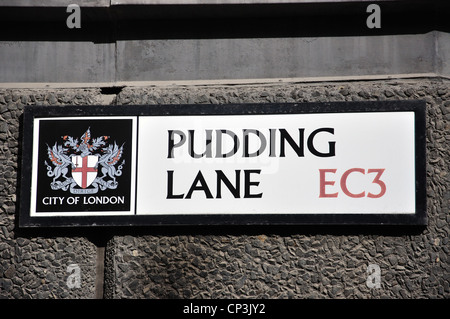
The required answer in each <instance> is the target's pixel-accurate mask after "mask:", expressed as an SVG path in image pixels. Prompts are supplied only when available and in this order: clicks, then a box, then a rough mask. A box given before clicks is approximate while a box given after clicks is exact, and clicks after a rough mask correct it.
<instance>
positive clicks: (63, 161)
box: [45, 128, 125, 194]
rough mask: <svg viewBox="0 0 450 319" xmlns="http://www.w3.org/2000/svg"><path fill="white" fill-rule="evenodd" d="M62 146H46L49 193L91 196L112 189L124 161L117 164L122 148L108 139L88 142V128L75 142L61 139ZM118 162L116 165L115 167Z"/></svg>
mask: <svg viewBox="0 0 450 319" xmlns="http://www.w3.org/2000/svg"><path fill="white" fill-rule="evenodd" d="M62 139H63V143H62V144H58V143H55V144H54V145H53V147H50V146H48V145H47V152H48V158H49V160H50V162H51V164H53V165H50V164H48V163H47V161H45V165H46V166H47V170H48V171H47V176H49V177H53V181H52V182H51V183H50V187H51V188H52V189H53V190H63V191H67V190H69V191H70V192H71V193H72V194H95V193H97V192H98V190H99V189H100V190H106V189H116V188H117V186H118V182H117V180H116V177H117V176H121V175H122V168H123V165H125V160H122V161H121V162H120V159H121V157H122V154H123V144H122V146H120V147H119V146H118V145H117V143H116V142H115V141H114V142H113V143H109V136H100V137H97V138H91V132H90V128H88V129H87V131H86V132H85V133H84V134H83V135H82V136H81V139H80V141H79V140H78V138H74V137H72V136H68V135H65V136H62ZM119 162H120V164H119Z"/></svg>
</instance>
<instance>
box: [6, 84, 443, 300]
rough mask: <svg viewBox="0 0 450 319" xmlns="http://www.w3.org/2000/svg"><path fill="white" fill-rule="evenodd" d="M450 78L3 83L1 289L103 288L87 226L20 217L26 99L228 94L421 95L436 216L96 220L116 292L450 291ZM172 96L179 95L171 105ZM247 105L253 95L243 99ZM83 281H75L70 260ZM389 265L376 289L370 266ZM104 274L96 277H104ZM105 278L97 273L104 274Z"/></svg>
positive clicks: (42, 293)
mask: <svg viewBox="0 0 450 319" xmlns="http://www.w3.org/2000/svg"><path fill="white" fill-rule="evenodd" d="M449 83H450V81H448V80H443V79H416V80H390V81H366V82H363V81H359V82H333V83H331V82H330V83H323V82H322V83H311V84H305V83H280V84H266V85H234V86H213V85H209V86H167V87H126V88H124V89H123V90H121V92H120V93H119V94H117V96H111V95H109V96H106V95H103V94H102V91H101V90H100V89H99V88H98V89H89V90H87V89H86V90H82V89H78V90H73V89H61V90H54V89H48V90H18V89H17V90H0V161H1V166H0V196H1V197H0V201H1V202H0V230H1V231H0V297H4V298H25V297H28V298H93V297H94V291H95V289H96V276H97V275H98V274H96V247H95V245H94V244H93V243H92V241H90V240H89V239H90V237H89V235H86V233H85V231H82V232H79V233H78V232H77V231H69V230H64V229H63V230H58V231H55V230H51V229H50V230H49V229H47V230H45V232H44V231H34V232H33V233H30V232H25V231H23V230H20V229H17V227H16V226H15V219H16V218H17V217H16V210H17V207H16V206H17V202H18V201H19V200H20V199H19V198H18V196H17V194H18V192H17V189H18V187H19V186H20V185H18V181H17V176H18V175H17V174H18V173H17V170H18V168H20V164H19V160H20V138H19V137H20V134H19V129H20V120H19V119H20V115H21V113H22V110H23V105H25V104H32V105H35V104H36V105H38V104H44V105H67V104H104V103H105V102H108V103H111V104H118V105H126V104H180V103H181V104H195V103H204V104H226V103H269V102H328V101H364V100H405V99H422V100H425V101H426V104H427V205H428V210H427V214H428V226H427V227H425V228H405V227H396V228H394V227H388V226H384V227H364V228H360V227H340V226H328V227H313V226H310V227H293V226H289V227H282V226H277V227H257V226H252V227H231V226H230V227H203V228H200V227H192V228H189V227H154V228H135V229H103V230H97V231H96V232H97V236H99V237H101V236H102V235H103V236H104V239H105V240H106V241H107V245H106V249H105V251H106V253H105V255H106V257H105V263H104V267H105V276H104V278H103V279H104V296H105V297H106V298H244V297H253V298H382V297H386V298H412V297H414V298H449V297H450V287H449V284H450V275H449V274H450V265H449V258H448V255H449V235H450V227H449V223H450V215H448V211H449V207H450V205H449V204H450V192H449V187H448V186H449V182H450V173H449V161H448V158H450V148H449V146H448V145H449V140H450V135H449V131H450V85H449ZM168 107H170V106H168ZM243 107H245V106H243ZM71 264H77V265H79V267H80V270H81V271H80V273H81V285H80V287H79V288H77V287H69V286H71V285H70V284H69V285H68V279H70V275H71V273H70V271H68V268H67V267H68V266H69V265H71ZM369 264H376V265H378V266H379V267H380V270H381V282H380V283H381V287H380V288H369V287H368V286H367V284H366V280H367V278H368V276H369V275H368V273H367V267H368V265H369ZM97 279H98V276H97ZM97 284H98V283H97Z"/></svg>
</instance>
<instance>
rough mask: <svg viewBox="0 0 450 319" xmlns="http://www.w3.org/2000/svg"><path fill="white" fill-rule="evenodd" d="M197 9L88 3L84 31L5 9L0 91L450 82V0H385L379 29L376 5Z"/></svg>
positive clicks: (55, 12)
mask: <svg viewBox="0 0 450 319" xmlns="http://www.w3.org/2000/svg"><path fill="white" fill-rule="evenodd" d="M197 2H198V1H190V2H188V3H187V4H185V5H172V6H167V5H164V1H127V0H124V1H117V2H111V3H105V2H104V1H103V2H98V3H97V5H96V4H95V3H94V2H93V1H90V0H87V1H84V2H82V3H81V4H80V6H81V9H80V14H81V15H80V22H81V28H80V29H69V28H68V27H67V25H66V19H67V18H68V16H69V13H67V12H66V10H65V9H66V7H65V5H64V4H63V3H61V2H59V1H58V2H57V1H53V0H49V1H47V2H45V3H46V6H42V7H41V6H36V7H27V5H29V3H28V2H27V1H19V2H18V4H17V5H16V7H14V6H11V7H9V6H8V2H7V3H6V4H0V7H1V8H2V12H4V14H3V16H4V18H3V19H2V20H1V21H0V27H1V28H2V29H4V30H10V31H8V32H3V33H2V34H0V84H1V85H2V86H3V87H8V84H7V83H55V84H57V83H67V82H69V83H85V84H86V83H102V84H101V85H102V86H115V85H116V86H122V85H127V84H126V83H128V82H130V81H147V82H154V81H186V80H223V79H226V80H237V79H261V78H262V79H266V78H269V79H276V78H314V77H335V76H340V77H354V76H385V77H386V76H391V75H397V74H403V75H405V74H406V75H417V74H422V75H426V76H429V75H439V76H445V77H448V76H449V74H450V72H449V71H450V70H449V66H448V63H447V60H448V56H449V50H450V48H449V45H448V43H449V41H448V39H449V31H450V29H449V27H448V15H447V14H446V12H448V10H449V8H450V4H448V3H447V2H443V1H415V2H413V3H411V4H405V3H404V2H403V1H384V2H383V3H381V4H380V5H381V21H382V22H381V23H382V24H381V28H380V29H370V28H368V27H367V24H366V19H367V18H368V16H369V14H368V13H367V12H366V9H367V6H368V3H367V1H352V2H349V3H342V2H340V1H337V2H334V3H333V2H331V3H322V2H323V1H286V2H284V3H279V4H277V5H275V4H271V3H272V2H273V1H258V2H257V3H254V4H247V5H244V4H241V5H239V4H233V3H231V4H228V5H224V4H214V3H216V2H215V1H212V2H211V3H210V4H203V5H199V4H198V3H197ZM237 2H241V1H237ZM45 3H44V4H45ZM58 3H59V4H58ZM219 3H220V1H219ZM57 4H58V5H57ZM10 5H11V4H10ZM36 61H38V63H36ZM2 83H3V84H2Z"/></svg>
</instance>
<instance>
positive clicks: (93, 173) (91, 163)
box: [72, 155, 98, 188]
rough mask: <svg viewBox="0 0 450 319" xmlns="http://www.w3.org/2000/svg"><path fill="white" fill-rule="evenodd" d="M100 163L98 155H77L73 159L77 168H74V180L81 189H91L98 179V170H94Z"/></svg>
mask: <svg viewBox="0 0 450 319" xmlns="http://www.w3.org/2000/svg"><path fill="white" fill-rule="evenodd" d="M97 162H98V156H97V155H88V156H84V157H81V156H80V155H76V156H74V157H72V163H73V164H74V165H75V168H72V178H73V179H74V180H75V182H76V183H77V184H78V186H80V187H81V188H86V187H89V185H91V184H92V182H93V181H94V180H95V178H96V177H97V169H96V168H94V167H95V165H96V164H97Z"/></svg>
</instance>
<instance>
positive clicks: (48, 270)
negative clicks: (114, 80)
mask: <svg viewBox="0 0 450 319" xmlns="http://www.w3.org/2000/svg"><path fill="white" fill-rule="evenodd" d="M94 97H95V91H86V90H70V92H67V91H52V92H49V91H46V90H40V91H31V90H0V298H20V299H27V298H33V299H47V298H52V299H53V298H55V299H61V298H93V297H94V290H95V285H94V283H95V260H96V248H95V246H94V245H93V244H92V243H91V242H89V241H88V240H87V239H86V238H83V237H76V236H67V235H66V236H64V232H60V233H52V232H51V231H46V232H45V233H43V232H40V233H38V234H36V235H35V234H29V233H26V232H23V231H20V230H18V229H17V227H16V223H15V219H16V218H17V214H16V213H17V212H16V210H17V207H18V203H17V201H18V199H19V191H18V188H17V187H18V178H17V173H18V172H17V170H18V167H20V163H19V161H20V156H19V154H20V150H19V145H20V144H21V140H20V138H21V133H19V123H20V117H21V114H22V112H23V107H24V105H26V104H30V105H36V104H39V105H50V104H61V105H63V104H92V103H93V102H94ZM69 265H76V266H77V267H79V270H80V272H79V276H80V286H79V287H77V285H75V284H74V283H75V281H72V279H73V278H75V277H74V276H77V274H75V272H74V270H71V269H70V268H68V267H69Z"/></svg>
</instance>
